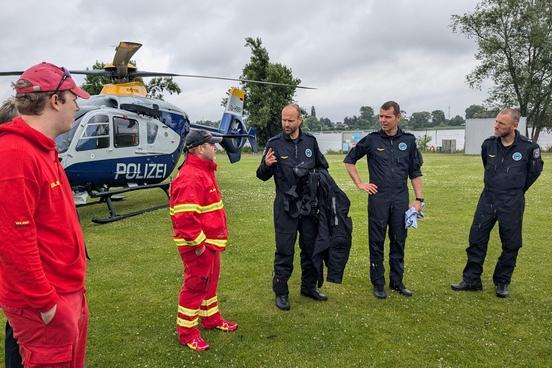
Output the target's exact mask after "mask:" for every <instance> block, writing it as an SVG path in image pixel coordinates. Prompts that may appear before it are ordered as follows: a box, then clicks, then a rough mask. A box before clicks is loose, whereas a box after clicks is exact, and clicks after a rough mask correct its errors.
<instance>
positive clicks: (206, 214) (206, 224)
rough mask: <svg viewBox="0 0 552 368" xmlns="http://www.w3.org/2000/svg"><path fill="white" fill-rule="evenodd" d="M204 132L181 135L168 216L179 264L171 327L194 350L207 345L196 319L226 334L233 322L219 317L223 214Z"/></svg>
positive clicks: (224, 233) (225, 231)
mask: <svg viewBox="0 0 552 368" xmlns="http://www.w3.org/2000/svg"><path fill="white" fill-rule="evenodd" d="M221 140H222V139H221V138H220V137H213V136H212V135H211V134H210V133H209V132H207V131H204V130H192V131H191V132H190V133H188V135H187V136H186V142H185V149H186V150H187V151H188V154H187V156H186V160H185V162H184V164H183V165H182V167H181V168H180V172H179V173H178V176H177V177H176V178H175V179H174V180H173V182H172V183H171V195H170V214H171V219H172V224H173V233H174V241H175V243H176V245H177V247H178V251H179V253H180V257H181V258H182V262H183V264H184V283H183V285H182V288H181V289H180V297H179V301H178V314H177V319H176V325H177V326H176V328H177V332H178V338H179V340H180V343H181V344H183V345H187V346H188V347H190V348H191V349H193V350H195V351H203V350H206V349H208V348H209V345H208V344H207V343H206V342H205V340H203V339H202V337H201V335H200V333H199V330H198V328H197V325H198V318H200V319H201V324H202V325H203V328H205V329H214V328H217V329H219V330H222V331H227V332H232V331H235V330H236V329H237V328H238V324H237V323H234V322H230V321H226V320H224V319H223V318H222V316H221V314H220V311H219V307H218V301H217V286H218V279H219V274H220V252H222V251H224V249H225V247H226V242H227V239H228V228H227V225H226V213H225V211H224V205H223V203H222V196H221V193H220V189H219V187H218V185H217V181H216V177H215V170H216V169H217V164H216V163H215V161H214V160H215V154H216V147H215V144H216V143H220V142H221Z"/></svg>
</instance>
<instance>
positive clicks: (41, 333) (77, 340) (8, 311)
mask: <svg viewBox="0 0 552 368" xmlns="http://www.w3.org/2000/svg"><path fill="white" fill-rule="evenodd" d="M2 309H3V310H4V314H5V315H6V318H7V319H8V321H9V322H10V325H11V326H12V328H13V333H14V336H15V337H16V338H17V342H18V343H19V351H20V352H21V357H22V359H23V365H24V366H25V367H26V368H35V367H36V368H38V367H49V368H82V367H84V360H85V356H86V335H87V333H88V306H87V304H86V298H85V296H84V292H83V291H79V292H77V293H72V294H65V295H63V294H60V295H59V300H58V304H57V310H56V314H55V315H54V318H53V319H52V320H51V321H50V323H48V324H44V322H43V321H42V317H41V316H40V312H38V311H37V310H34V309H27V308H11V307H6V306H2Z"/></svg>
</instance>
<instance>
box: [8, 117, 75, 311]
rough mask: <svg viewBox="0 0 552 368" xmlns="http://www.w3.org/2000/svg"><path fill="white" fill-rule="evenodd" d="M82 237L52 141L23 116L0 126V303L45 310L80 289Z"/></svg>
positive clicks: (69, 189)
mask: <svg viewBox="0 0 552 368" xmlns="http://www.w3.org/2000/svg"><path fill="white" fill-rule="evenodd" d="M85 272H86V258H85V250H84V237H83V234H82V229H81V226H80V224H79V220H78V216H77V211H76V208H75V204H74V201H73V194H72V192H71V187H70V185H69V182H68V180H67V177H66V175H65V172H64V171H63V167H62V166H61V164H60V163H59V159H58V155H57V151H56V144H55V142H54V141H53V140H52V139H50V138H49V137H47V136H45V135H44V134H42V133H40V132H39V131H37V130H35V129H33V128H31V127H30V126H29V125H27V123H25V121H24V120H23V119H22V118H16V119H14V120H13V121H11V122H9V123H6V124H3V125H0V304H1V305H5V306H10V307H15V308H29V307H30V308H34V309H37V310H39V311H41V312H44V311H47V310H49V309H50V308H52V307H53V306H54V304H56V303H57V299H58V293H60V294H64V293H72V292H76V291H79V290H83V289H84V277H85Z"/></svg>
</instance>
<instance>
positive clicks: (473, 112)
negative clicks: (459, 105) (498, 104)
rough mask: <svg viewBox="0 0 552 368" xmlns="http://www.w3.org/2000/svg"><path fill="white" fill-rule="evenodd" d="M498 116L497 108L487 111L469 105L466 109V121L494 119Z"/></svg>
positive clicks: (478, 106) (480, 107)
mask: <svg viewBox="0 0 552 368" xmlns="http://www.w3.org/2000/svg"><path fill="white" fill-rule="evenodd" d="M497 114H498V108H492V109H490V110H487V109H486V108H485V107H483V106H481V105H470V107H468V108H467V109H466V119H482V118H494V117H495V116H496V115H497Z"/></svg>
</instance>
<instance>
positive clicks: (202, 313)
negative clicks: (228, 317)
mask: <svg viewBox="0 0 552 368" xmlns="http://www.w3.org/2000/svg"><path fill="white" fill-rule="evenodd" d="M218 311H219V309H218V305H215V306H214V307H213V308H209V309H207V310H204V309H201V310H200V311H199V316H200V317H211V316H212V315H213V314H216V313H217V312H218Z"/></svg>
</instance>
